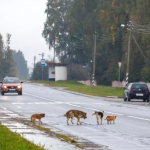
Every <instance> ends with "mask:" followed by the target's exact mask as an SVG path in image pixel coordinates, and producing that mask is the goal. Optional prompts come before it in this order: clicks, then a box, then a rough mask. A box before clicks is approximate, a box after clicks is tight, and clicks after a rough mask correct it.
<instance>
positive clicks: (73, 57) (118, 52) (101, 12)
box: [42, 0, 150, 85]
mask: <svg viewBox="0 0 150 150" xmlns="http://www.w3.org/2000/svg"><path fill="white" fill-rule="evenodd" d="M149 6H150V1H149V0H144V1H143V0H132V1H131V0H107V1H104V0H92V1H89V0H72V1H70V0H47V4H46V9H45V13H46V15H47V17H46V22H45V24H44V29H43V33H42V35H43V37H44V38H45V40H46V42H47V43H48V44H49V46H50V48H51V47H53V48H55V50H56V55H57V57H58V59H59V61H60V62H62V63H68V64H79V65H81V66H83V67H87V68H89V69H88V70H89V72H88V73H87V74H88V76H89V74H90V76H92V69H93V52H94V42H95V38H96V71H95V76H96V80H97V83H98V84H101V85H111V82H112V81H114V80H118V73H119V67H118V62H122V67H121V80H125V73H126V66H127V64H126V62H127V49H128V34H129V29H128V28H127V27H126V26H125V27H124V28H122V27H121V24H125V25H127V24H129V21H131V22H132V30H131V32H132V35H134V37H135V39H133V38H131V53H130V65H129V67H130V68H129V72H130V74H129V82H136V81H146V82H149V81H150V78H149V76H150V68H149V59H150V49H149V38H150V36H149V34H150V32H149V31H150V23H149V20H150V17H149V13H150V11H149ZM135 40H136V41H137V43H138V45H137V43H135ZM138 46H139V47H138ZM139 48H140V49H139ZM76 72H78V70H76Z"/></svg>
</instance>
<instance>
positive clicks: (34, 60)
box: [34, 56, 36, 69]
mask: <svg viewBox="0 0 150 150" xmlns="http://www.w3.org/2000/svg"><path fill="white" fill-rule="evenodd" d="M35 61H36V56H34V69H35Z"/></svg>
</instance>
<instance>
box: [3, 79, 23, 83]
mask: <svg viewBox="0 0 150 150" xmlns="http://www.w3.org/2000/svg"><path fill="white" fill-rule="evenodd" d="M4 83H20V82H19V80H18V79H17V78H6V79H4Z"/></svg>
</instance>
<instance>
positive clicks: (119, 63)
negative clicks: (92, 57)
mask: <svg viewBox="0 0 150 150" xmlns="http://www.w3.org/2000/svg"><path fill="white" fill-rule="evenodd" d="M121 64H122V62H118V65H119V81H120V69H121Z"/></svg>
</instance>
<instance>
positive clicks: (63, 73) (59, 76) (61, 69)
mask: <svg viewBox="0 0 150 150" xmlns="http://www.w3.org/2000/svg"><path fill="white" fill-rule="evenodd" d="M59 80H67V67H66V66H55V81H59Z"/></svg>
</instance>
